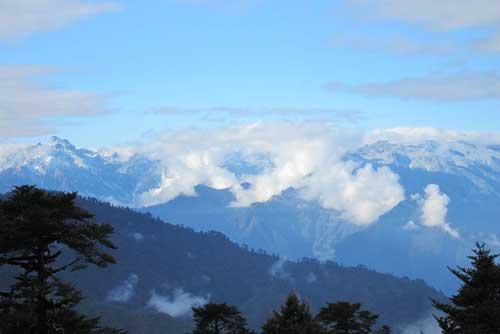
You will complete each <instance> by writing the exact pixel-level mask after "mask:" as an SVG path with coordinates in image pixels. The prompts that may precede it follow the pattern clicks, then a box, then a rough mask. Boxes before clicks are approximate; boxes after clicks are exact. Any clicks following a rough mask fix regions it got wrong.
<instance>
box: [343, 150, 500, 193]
mask: <svg viewBox="0 0 500 334" xmlns="http://www.w3.org/2000/svg"><path fill="white" fill-rule="evenodd" d="M347 159H352V160H358V161H363V162H371V163H375V164H378V165H388V166H391V167H396V168H397V167H407V168H410V169H421V170H425V171H428V172H440V173H447V174H452V175H458V176H463V177H465V178H467V179H469V180H470V181H472V182H473V183H474V184H475V185H476V186H477V187H478V188H480V189H482V190H483V191H489V192H495V193H497V194H498V193H499V188H498V185H499V184H500V149H498V146H488V145H475V144H472V143H467V142H464V141H453V142H445V141H442V142H438V141H427V142H425V143H424V144H421V145H401V144H394V143H390V142H388V141H379V142H376V143H374V144H371V145H366V146H364V147H362V148H361V149H359V150H357V151H355V152H352V153H351V154H349V155H348V156H347ZM492 183H493V185H492Z"/></svg>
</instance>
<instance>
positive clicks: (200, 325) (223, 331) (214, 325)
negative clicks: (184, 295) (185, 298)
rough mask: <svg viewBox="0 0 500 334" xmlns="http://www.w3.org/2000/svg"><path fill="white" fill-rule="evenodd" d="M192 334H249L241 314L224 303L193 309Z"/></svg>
mask: <svg viewBox="0 0 500 334" xmlns="http://www.w3.org/2000/svg"><path fill="white" fill-rule="evenodd" d="M193 320H194V322H195V324H196V328H195V330H194V332H193V334H251V333H252V332H251V331H250V330H248V328H247V321H246V319H245V318H244V317H243V315H242V314H241V312H240V311H239V310H238V309H237V308H236V307H235V306H232V305H228V304H226V303H222V304H216V303H208V304H206V305H205V306H202V307H193Z"/></svg>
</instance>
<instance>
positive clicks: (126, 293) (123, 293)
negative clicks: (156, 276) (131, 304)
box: [106, 274, 139, 303]
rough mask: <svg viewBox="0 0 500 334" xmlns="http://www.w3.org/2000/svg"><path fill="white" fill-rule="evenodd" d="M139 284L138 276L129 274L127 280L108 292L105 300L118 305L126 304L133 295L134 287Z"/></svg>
mask: <svg viewBox="0 0 500 334" xmlns="http://www.w3.org/2000/svg"><path fill="white" fill-rule="evenodd" d="M137 283H139V276H137V275H136V274H130V275H129V277H128V278H127V280H125V281H124V282H123V283H122V284H120V285H118V286H116V287H115V288H113V289H112V290H111V291H109V293H108V296H107V298H106V299H107V300H109V301H112V302H118V303H126V302H128V301H129V300H130V298H132V296H133V295H134V293H135V287H136V286H137Z"/></svg>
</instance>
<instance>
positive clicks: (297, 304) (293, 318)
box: [262, 292, 320, 334]
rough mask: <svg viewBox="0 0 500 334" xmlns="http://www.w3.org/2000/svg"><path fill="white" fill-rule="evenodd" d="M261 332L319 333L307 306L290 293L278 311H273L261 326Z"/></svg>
mask: <svg viewBox="0 0 500 334" xmlns="http://www.w3.org/2000/svg"><path fill="white" fill-rule="evenodd" d="M262 331H263V333H264V334H316V333H319V332H320V327H319V326H318V324H317V323H316V321H315V320H314V317H313V315H312V314H311V311H310V308H309V305H308V304H307V303H306V302H303V301H301V300H300V299H299V298H298V297H297V295H296V294H295V293H294V292H292V293H291V294H290V295H289V296H288V298H287V299H286V301H285V303H284V304H283V305H282V306H281V309H280V311H279V312H277V311H274V312H273V314H272V316H271V318H269V319H268V320H267V322H266V323H265V324H264V325H263V326H262Z"/></svg>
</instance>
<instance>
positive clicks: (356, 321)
mask: <svg viewBox="0 0 500 334" xmlns="http://www.w3.org/2000/svg"><path fill="white" fill-rule="evenodd" d="M377 318H378V315H376V314H373V313H371V312H369V311H365V310H361V304H359V303H349V302H344V301H340V302H336V303H328V304H327V305H326V306H325V307H323V308H321V310H320V311H319V313H318V315H317V316H316V320H317V321H318V323H319V324H320V325H321V327H322V329H323V332H324V333H327V334H371V333H377V334H378V333H383V334H386V333H390V328H389V327H388V326H383V327H382V328H380V329H379V330H377V331H374V330H373V326H374V325H375V322H376V321H377Z"/></svg>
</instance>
